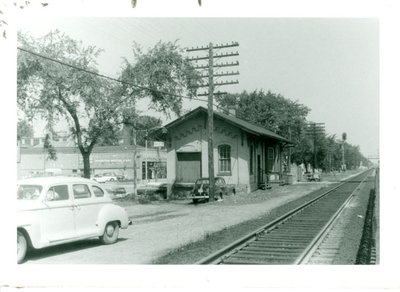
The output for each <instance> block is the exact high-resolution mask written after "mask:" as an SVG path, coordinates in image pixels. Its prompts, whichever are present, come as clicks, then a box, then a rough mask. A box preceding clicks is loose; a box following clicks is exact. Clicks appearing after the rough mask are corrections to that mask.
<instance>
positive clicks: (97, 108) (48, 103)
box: [17, 31, 121, 178]
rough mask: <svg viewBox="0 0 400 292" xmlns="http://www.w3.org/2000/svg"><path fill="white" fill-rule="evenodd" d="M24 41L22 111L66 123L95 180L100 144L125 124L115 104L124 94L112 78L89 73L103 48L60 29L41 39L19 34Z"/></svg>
mask: <svg viewBox="0 0 400 292" xmlns="http://www.w3.org/2000/svg"><path fill="white" fill-rule="evenodd" d="M18 42H19V46H21V47H22V48H23V50H24V51H22V50H20V51H19V52H18V59H17V62H18V72H17V73H18V75H17V102H18V107H19V109H20V110H22V111H24V113H25V115H26V116H27V117H28V118H33V117H34V116H36V115H41V117H42V118H46V120H47V121H48V123H54V122H56V121H59V120H60V119H63V120H66V121H67V122H68V123H69V124H70V125H71V131H72V133H73V134H74V135H75V137H76V141H77V146H78V148H79V150H80V152H81V155H82V157H83V165H84V176H85V177H87V178H89V177H90V160H89V157H90V154H91V152H92V149H93V147H94V145H95V144H96V143H97V142H98V141H99V140H101V139H102V138H104V137H105V133H107V136H108V137H110V136H111V137H112V136H113V135H114V134H116V133H117V130H118V127H119V124H120V120H119V119H118V115H116V114H115V110H116V106H115V105H119V104H120V102H121V96H118V95H117V92H118V90H116V89H115V86H113V85H112V84H111V83H110V82H109V81H107V80H106V79H101V78H100V77H98V76H97V75H94V74H89V73H87V72H85V71H84V70H88V71H93V72H97V69H96V65H97V64H96V58H97V57H98V55H99V54H100V52H101V50H99V49H97V48H95V47H93V46H88V47H84V46H83V45H82V43H81V42H77V41H75V40H73V39H71V38H70V37H68V36H67V35H65V34H63V33H61V32H59V31H53V32H50V33H48V34H47V35H45V36H44V37H42V38H40V39H37V40H36V39H33V38H30V37H28V36H26V35H23V34H22V33H18ZM26 50H27V51H29V52H27V51H26ZM31 52H33V53H34V54H33V53H31ZM35 54H40V55H43V56H46V57H49V58H53V59H56V60H58V61H60V62H62V63H64V64H61V63H58V62H54V61H52V60H49V59H46V58H43V57H40V56H38V55H35ZM65 64H69V65H72V66H75V67H78V68H81V69H83V70H78V69H75V68H72V67H70V66H67V65H65ZM50 128H51V126H50Z"/></svg>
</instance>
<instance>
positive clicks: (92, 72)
mask: <svg viewBox="0 0 400 292" xmlns="http://www.w3.org/2000/svg"><path fill="white" fill-rule="evenodd" d="M17 49H18V50H20V51H23V52H26V53H29V54H31V55H34V56H37V57H40V58H43V59H46V60H49V61H52V62H55V63H58V64H60V65H63V66H67V67H70V68H73V69H75V70H78V71H82V72H85V73H88V74H92V75H96V76H98V77H102V78H105V79H109V80H112V81H115V82H119V83H122V84H126V85H131V86H133V87H136V88H138V89H141V90H150V91H153V92H157V93H161V94H166V95H170V96H175V97H181V98H190V97H188V96H183V95H179V94H174V93H169V92H166V91H161V90H156V89H152V88H149V87H146V86H141V85H137V84H134V83H131V82H127V81H123V80H120V79H117V78H113V77H110V76H107V75H104V74H101V73H97V72H94V71H90V70H87V69H84V68H80V67H78V66H75V65H71V64H68V63H65V62H63V61H60V60H57V59H53V58H51V57H48V56H44V55H42V54H39V53H36V52H33V51H30V50H27V49H24V48H21V47H17ZM161 98H162V99H163V100H164V101H165V102H166V103H167V105H168V106H169V107H170V108H173V107H172V106H171V104H170V103H169V101H168V100H166V99H165V98H164V97H163V96H161ZM124 101H125V100H124Z"/></svg>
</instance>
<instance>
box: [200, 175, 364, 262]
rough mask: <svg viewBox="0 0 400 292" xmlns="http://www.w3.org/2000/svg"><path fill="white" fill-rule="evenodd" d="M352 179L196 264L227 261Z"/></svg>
mask: <svg viewBox="0 0 400 292" xmlns="http://www.w3.org/2000/svg"><path fill="white" fill-rule="evenodd" d="M368 171H370V170H366V171H365V172H362V173H360V174H358V175H357V176H362V175H363V174H365V173H367V172H368ZM351 179H352V177H351V178H349V179H347V180H344V181H342V182H340V183H339V184H338V185H336V186H334V187H332V188H331V189H329V190H327V191H326V192H324V193H322V194H321V195H319V196H317V197H316V198H313V199H312V200H310V201H308V202H306V203H304V204H302V205H300V206H298V207H296V208H294V209H293V210H291V211H289V212H287V213H285V214H284V215H282V216H280V217H279V218H277V219H275V220H273V221H271V222H269V223H267V224H266V225H264V226H262V227H261V228H259V229H257V230H256V231H253V232H251V233H249V234H247V235H245V236H243V237H241V238H239V239H238V240H236V241H234V242H233V243H231V244H229V245H228V246H226V247H223V248H222V249H220V250H218V251H216V252H215V253H213V254H211V255H209V256H207V257H205V258H203V259H202V260H200V261H198V262H196V263H195V264H220V263H221V262H223V261H224V260H225V259H227V258H228V257H230V256H231V255H232V254H234V253H236V252H237V251H239V250H241V249H242V248H244V247H246V246H248V245H249V244H250V243H252V242H254V241H255V240H257V239H258V238H259V237H261V236H262V235H263V234H265V233H267V232H268V231H270V230H273V229H275V228H276V227H277V226H278V225H279V224H282V223H283V222H285V221H287V220H288V219H289V218H292V217H293V216H295V215H296V214H297V213H299V212H301V211H303V210H304V209H305V208H307V207H309V206H311V205H313V204H314V203H316V202H317V201H319V200H321V199H322V198H324V197H326V196H327V195H328V194H330V193H332V192H334V191H335V190H337V189H338V188H340V187H341V186H343V185H345V184H347V183H350V182H352V181H351Z"/></svg>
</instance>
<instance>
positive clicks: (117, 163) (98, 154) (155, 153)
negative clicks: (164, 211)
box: [17, 138, 166, 183]
mask: <svg viewBox="0 0 400 292" xmlns="http://www.w3.org/2000/svg"><path fill="white" fill-rule="evenodd" d="M43 141H44V138H30V139H26V138H25V139H24V138H22V139H21V143H20V148H19V151H18V153H19V155H18V163H17V171H18V178H25V177H31V176H38V175H60V174H62V175H81V174H82V173H83V159H82V155H81V153H80V151H79V149H78V148H77V147H76V146H75V145H74V146H68V147H59V146H57V145H60V144H62V143H65V144H64V145H69V143H70V141H68V140H66V141H64V140H61V141H55V140H53V141H54V142H53V143H52V144H53V146H54V148H55V150H56V152H57V159H56V160H50V159H48V156H47V152H46V151H45V150H44V148H43ZM133 153H134V147H133V146H129V145H126V146H123V145H122V146H121V145H119V146H99V147H94V148H93V151H92V154H91V155H90V167H91V174H93V175H95V174H102V173H106V172H113V173H115V174H117V175H124V176H125V177H126V178H127V179H133ZM146 161H147V179H148V180H153V179H155V178H156V177H157V178H163V177H164V178H165V177H166V150H165V149H163V148H161V147H158V148H151V147H149V148H148V149H147V151H146V149H145V147H141V146H137V150H136V168H137V169H136V172H137V179H138V182H139V183H140V182H141V181H142V180H144V179H146V172H145V170H146Z"/></svg>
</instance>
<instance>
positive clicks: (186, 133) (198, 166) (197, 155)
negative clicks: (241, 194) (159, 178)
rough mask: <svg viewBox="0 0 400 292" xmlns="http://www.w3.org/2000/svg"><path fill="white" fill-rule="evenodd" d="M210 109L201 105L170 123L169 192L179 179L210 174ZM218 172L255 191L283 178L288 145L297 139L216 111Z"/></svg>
mask: <svg viewBox="0 0 400 292" xmlns="http://www.w3.org/2000/svg"><path fill="white" fill-rule="evenodd" d="M207 117H208V114H207V109H206V108H204V107H198V108H196V109H194V110H192V111H191V112H189V113H187V114H185V115H184V116H182V117H180V118H178V119H176V120H175V121H173V122H171V123H169V124H167V125H166V126H164V128H166V129H167V133H166V136H165V137H164V138H165V140H166V146H167V182H168V196H169V197H170V196H171V192H172V186H173V185H174V184H191V183H194V182H195V180H196V179H197V178H200V177H208V142H207V141H208V138H207V133H208V130H207V126H208V125H207ZM213 141H214V173H215V176H220V177H223V178H224V179H225V181H226V183H227V184H232V185H236V186H237V187H238V188H239V189H242V188H245V189H246V191H247V192H251V191H254V190H256V189H257V188H259V186H260V185H262V184H263V183H265V182H266V181H267V180H268V181H269V182H273V181H276V182H278V181H280V180H281V179H282V172H283V165H282V150H283V148H284V147H285V146H287V145H289V144H291V142H290V141H289V140H288V139H286V138H284V137H282V136H279V135H277V134H275V133H273V132H271V131H269V130H267V129H265V128H262V127H259V126H256V125H254V124H251V123H249V122H246V121H244V120H241V119H238V118H236V117H234V116H231V115H227V114H224V113H220V112H214V138H213Z"/></svg>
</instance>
